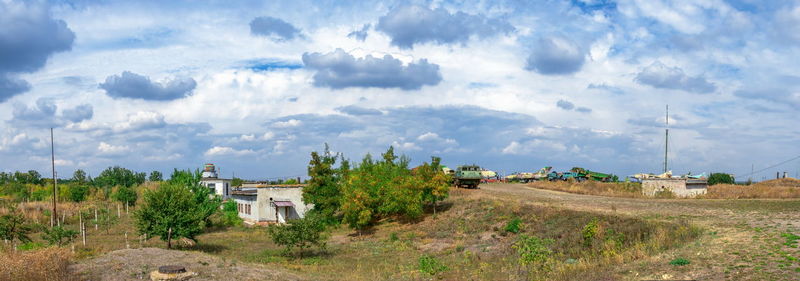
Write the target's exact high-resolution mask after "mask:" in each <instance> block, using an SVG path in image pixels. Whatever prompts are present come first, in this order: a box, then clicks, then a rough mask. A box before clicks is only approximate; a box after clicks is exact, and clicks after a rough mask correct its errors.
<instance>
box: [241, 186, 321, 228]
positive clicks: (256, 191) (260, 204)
mask: <svg viewBox="0 0 800 281" xmlns="http://www.w3.org/2000/svg"><path fill="white" fill-rule="evenodd" d="M303 187H304V185H299V184H298V185H267V184H260V185H256V187H250V188H242V189H239V190H235V191H233V192H232V193H231V199H233V200H235V201H236V205H237V208H238V209H239V217H241V218H242V219H244V220H245V221H246V222H249V223H285V222H287V221H288V220H292V219H301V218H303V217H305V213H306V212H307V211H308V210H310V209H311V208H312V207H313V205H312V204H306V203H305V202H303Z"/></svg>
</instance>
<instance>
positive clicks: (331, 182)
mask: <svg viewBox="0 0 800 281" xmlns="http://www.w3.org/2000/svg"><path fill="white" fill-rule="evenodd" d="M336 158H337V155H333V154H332V153H331V152H330V148H329V147H328V144H325V151H324V152H323V153H322V155H320V154H319V153H317V152H316V151H314V152H311V161H309V163H308V176H309V177H310V179H309V180H308V181H307V185H306V186H305V187H304V188H303V202H305V203H306V204H314V209H312V210H313V211H314V212H316V213H319V215H320V216H321V219H322V220H323V221H324V222H325V223H326V224H332V223H335V222H336V221H337V220H336V212H337V211H338V210H339V207H340V202H341V190H340V179H341V176H342V175H343V174H344V173H346V171H343V170H342V169H341V168H348V167H347V166H342V167H340V169H339V170H337V169H336V168H335V167H334V165H335V164H336Z"/></svg>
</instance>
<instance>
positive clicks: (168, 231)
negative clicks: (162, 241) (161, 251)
mask: <svg viewBox="0 0 800 281" xmlns="http://www.w3.org/2000/svg"><path fill="white" fill-rule="evenodd" d="M167 249H172V227H170V228H169V230H167Z"/></svg>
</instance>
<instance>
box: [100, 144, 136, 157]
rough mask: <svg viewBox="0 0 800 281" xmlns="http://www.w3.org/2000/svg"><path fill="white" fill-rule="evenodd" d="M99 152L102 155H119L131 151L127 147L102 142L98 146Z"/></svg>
mask: <svg viewBox="0 0 800 281" xmlns="http://www.w3.org/2000/svg"><path fill="white" fill-rule="evenodd" d="M97 150H98V151H99V152H100V153H101V154H106V155H118V154H122V153H126V152H128V151H130V148H129V147H128V146H127V145H111V144H108V143H106V142H100V144H99V145H98V146H97Z"/></svg>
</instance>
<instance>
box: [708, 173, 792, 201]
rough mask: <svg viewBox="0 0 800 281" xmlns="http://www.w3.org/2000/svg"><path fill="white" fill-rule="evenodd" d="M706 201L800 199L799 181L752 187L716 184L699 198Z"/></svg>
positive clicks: (785, 180)
mask: <svg viewBox="0 0 800 281" xmlns="http://www.w3.org/2000/svg"><path fill="white" fill-rule="evenodd" d="M701 198H708V199H749V198H776V199H779V198H800V180H798V179H793V178H786V179H776V180H768V181H763V182H759V183H756V184H752V185H733V184H716V185H712V186H709V187H708V192H707V193H706V194H705V195H703V196H701Z"/></svg>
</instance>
